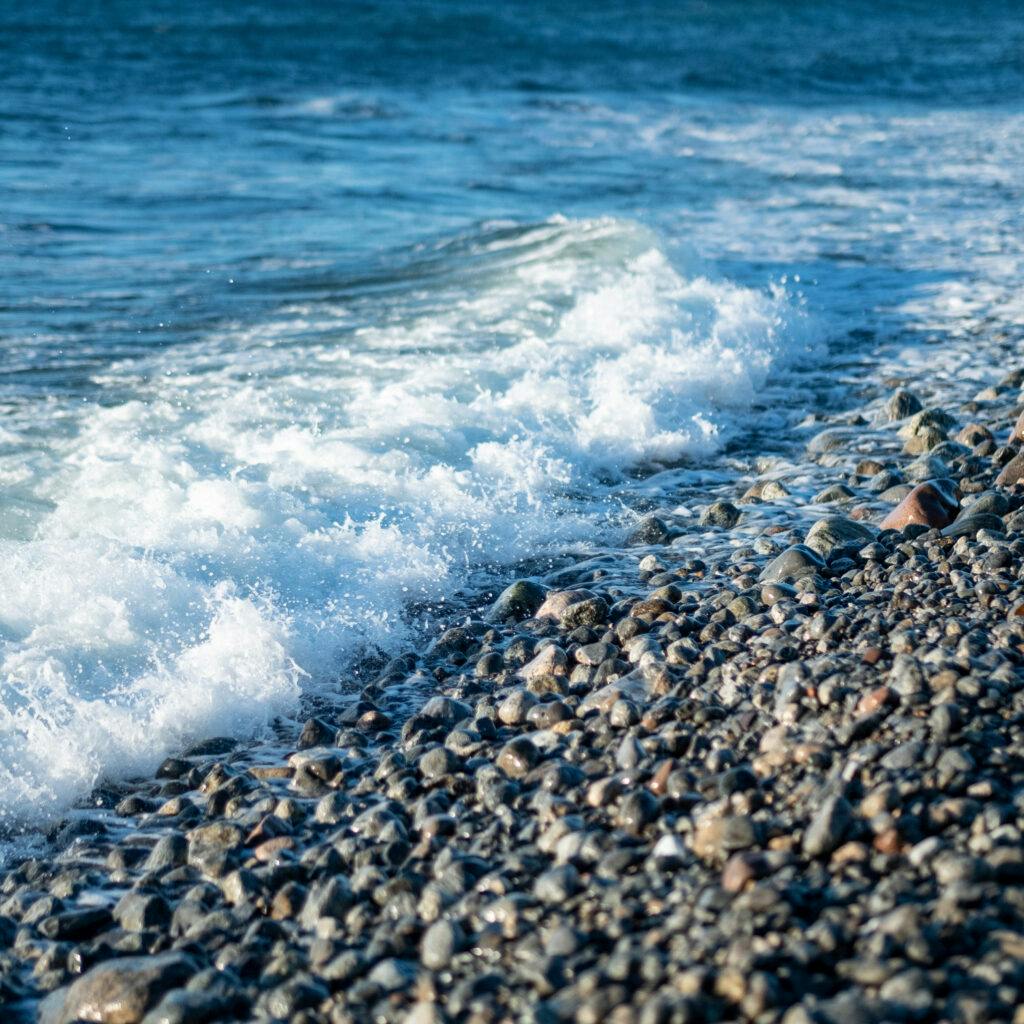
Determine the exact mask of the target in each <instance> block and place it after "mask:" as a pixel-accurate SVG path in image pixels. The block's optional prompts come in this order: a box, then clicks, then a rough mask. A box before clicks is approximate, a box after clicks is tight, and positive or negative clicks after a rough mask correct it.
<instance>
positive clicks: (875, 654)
mask: <svg viewBox="0 0 1024 1024" xmlns="http://www.w3.org/2000/svg"><path fill="white" fill-rule="evenodd" d="M881 660H882V649H881V648H880V647H868V648H867V649H866V650H865V651H864V653H863V654H862V655H861V661H863V662H864V664H865V665H877V664H878V663H879V662H880V661H881Z"/></svg>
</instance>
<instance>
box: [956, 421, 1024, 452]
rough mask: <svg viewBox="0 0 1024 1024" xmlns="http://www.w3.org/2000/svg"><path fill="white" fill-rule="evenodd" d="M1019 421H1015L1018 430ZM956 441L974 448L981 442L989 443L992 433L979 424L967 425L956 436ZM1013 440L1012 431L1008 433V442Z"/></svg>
mask: <svg viewBox="0 0 1024 1024" xmlns="http://www.w3.org/2000/svg"><path fill="white" fill-rule="evenodd" d="M1020 425H1021V421H1020V420H1017V427H1016V428H1014V429H1017V428H1019V427H1020ZM956 439H957V441H959V442H960V444H965V445H967V447H968V448H976V447H977V446H978V445H979V444H981V442H982V441H991V440H993V438H992V431H991V430H989V429H988V427H983V426H982V425H981V424H980V423H968V424H967V426H966V427H964V428H963V430H961V431H960V433H959V434H957V435H956ZM1013 439H1014V436H1013V431H1011V432H1010V440H1011V441H1012V440H1013Z"/></svg>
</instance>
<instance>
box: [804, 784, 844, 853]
mask: <svg viewBox="0 0 1024 1024" xmlns="http://www.w3.org/2000/svg"><path fill="white" fill-rule="evenodd" d="M852 823H853V808H852V807H850V804H849V802H848V801H847V800H846V798H845V797H842V796H831V797H829V798H828V799H827V800H825V802H824V803H823V804H822V805H821V807H820V809H819V810H818V812H817V813H816V814H815V815H814V817H813V818H812V819H811V822H810V824H809V825H808V826H807V831H806V832H805V833H804V839H803V851H804V853H805V854H806V855H807V856H808V857H827V856H828V855H829V854H830V853H831V852H832V851H833V850H835V849H836V848H837V847H838V846H839V844H840V843H841V842H842V841H843V839H844V838H845V836H846V833H847V831H848V829H849V828H850V825H851V824H852Z"/></svg>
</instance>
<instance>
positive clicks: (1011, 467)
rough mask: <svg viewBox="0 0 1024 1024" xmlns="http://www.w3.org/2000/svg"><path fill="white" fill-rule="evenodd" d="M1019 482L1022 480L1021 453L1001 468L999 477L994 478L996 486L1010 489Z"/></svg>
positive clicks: (1023, 466) (1022, 462) (1023, 469)
mask: <svg viewBox="0 0 1024 1024" xmlns="http://www.w3.org/2000/svg"><path fill="white" fill-rule="evenodd" d="M1021 480H1024V452H1021V453H1020V455H1015V456H1014V457H1013V458H1012V459H1010V461H1009V462H1008V463H1007V464H1006V465H1005V466H1003V468H1002V470H1001V471H1000V473H999V476H997V477H996V486H997V487H1012V486H1013V485H1014V484H1015V483H1019V482H1020V481H1021Z"/></svg>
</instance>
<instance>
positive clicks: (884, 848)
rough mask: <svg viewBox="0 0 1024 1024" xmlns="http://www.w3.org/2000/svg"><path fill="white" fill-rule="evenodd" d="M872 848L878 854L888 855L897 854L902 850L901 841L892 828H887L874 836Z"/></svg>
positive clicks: (897, 833)
mask: <svg viewBox="0 0 1024 1024" xmlns="http://www.w3.org/2000/svg"><path fill="white" fill-rule="evenodd" d="M872 846H874V848H875V849H876V850H877V851H878V852H879V853H884V854H888V855H890V856H891V855H893V854H896V853H899V852H900V851H901V850H902V849H903V839H902V838H901V837H900V834H899V832H897V831H896V829H894V828H887V829H886V830H885V831H884V832H880V833H879V834H878V835H877V836H875V840H874V842H873V843H872Z"/></svg>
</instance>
